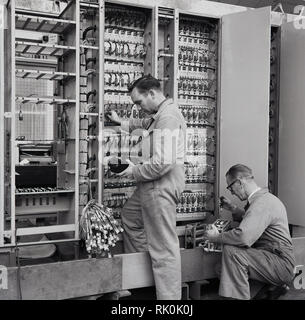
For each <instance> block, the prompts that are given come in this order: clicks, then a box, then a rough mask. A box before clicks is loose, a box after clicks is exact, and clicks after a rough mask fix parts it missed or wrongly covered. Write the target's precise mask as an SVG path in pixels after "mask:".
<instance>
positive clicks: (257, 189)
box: [248, 187, 262, 202]
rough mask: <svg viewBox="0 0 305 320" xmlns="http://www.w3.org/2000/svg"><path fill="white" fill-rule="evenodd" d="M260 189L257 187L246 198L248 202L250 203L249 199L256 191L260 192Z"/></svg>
mask: <svg viewBox="0 0 305 320" xmlns="http://www.w3.org/2000/svg"><path fill="white" fill-rule="evenodd" d="M261 189H262V188H260V187H257V188H256V189H255V190H254V191H253V192H252V193H251V194H250V195H249V197H248V202H250V198H251V197H252V196H253V195H254V194H255V193H256V192H257V191H260V190H261Z"/></svg>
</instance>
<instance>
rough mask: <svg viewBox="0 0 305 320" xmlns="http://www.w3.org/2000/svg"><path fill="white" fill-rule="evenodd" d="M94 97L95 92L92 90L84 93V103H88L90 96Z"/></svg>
mask: <svg viewBox="0 0 305 320" xmlns="http://www.w3.org/2000/svg"><path fill="white" fill-rule="evenodd" d="M92 95H93V96H96V90H95V89H94V90H92V91H89V92H88V93H86V101H87V103H89V98H90V96H92Z"/></svg>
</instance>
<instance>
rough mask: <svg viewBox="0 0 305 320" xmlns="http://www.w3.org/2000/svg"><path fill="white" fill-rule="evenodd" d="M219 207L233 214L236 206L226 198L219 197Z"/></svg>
mask: <svg viewBox="0 0 305 320" xmlns="http://www.w3.org/2000/svg"><path fill="white" fill-rule="evenodd" d="M219 203H220V207H221V208H223V209H225V210H228V211H231V212H233V211H234V210H235V209H236V206H235V205H234V204H233V203H232V202H231V200H229V199H228V198H226V197H223V196H222V197H220V199H219Z"/></svg>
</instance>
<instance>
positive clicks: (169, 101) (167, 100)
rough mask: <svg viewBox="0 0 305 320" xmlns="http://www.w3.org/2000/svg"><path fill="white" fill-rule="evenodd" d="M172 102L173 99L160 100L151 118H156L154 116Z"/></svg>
mask: <svg viewBox="0 0 305 320" xmlns="http://www.w3.org/2000/svg"><path fill="white" fill-rule="evenodd" d="M172 103H173V99H165V100H164V101H162V102H161V103H160V104H159V106H158V111H157V113H156V114H155V115H154V116H153V117H152V118H153V119H154V120H156V118H157V117H158V116H159V115H160V113H162V112H163V110H164V109H165V108H166V107H167V106H168V105H170V104H172Z"/></svg>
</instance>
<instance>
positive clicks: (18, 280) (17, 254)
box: [15, 228, 23, 300]
mask: <svg viewBox="0 0 305 320" xmlns="http://www.w3.org/2000/svg"><path fill="white" fill-rule="evenodd" d="M15 242H16V245H15V252H16V258H17V287H18V292H19V298H20V300H23V298H22V290H21V277H20V271H21V269H20V259H19V247H18V243H17V228H16V229H15Z"/></svg>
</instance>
